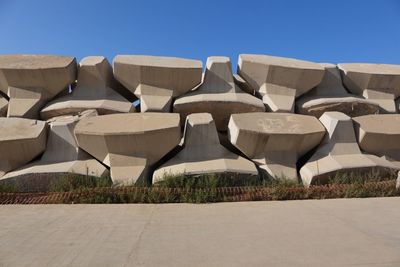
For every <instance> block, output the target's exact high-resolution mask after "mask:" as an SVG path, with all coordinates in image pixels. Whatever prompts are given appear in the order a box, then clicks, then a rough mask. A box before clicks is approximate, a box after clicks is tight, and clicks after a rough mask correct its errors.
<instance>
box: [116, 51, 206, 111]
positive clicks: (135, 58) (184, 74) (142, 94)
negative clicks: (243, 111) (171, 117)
mask: <svg viewBox="0 0 400 267" xmlns="http://www.w3.org/2000/svg"><path fill="white" fill-rule="evenodd" d="M113 66H114V77H115V78H116V79H117V80H118V81H119V82H120V83H122V84H123V85H124V86H125V87H126V88H128V89H129V90H130V91H131V92H133V93H134V94H135V95H136V96H137V97H139V98H140V109H141V112H151V111H162V112H170V110H171V104H172V100H173V99H174V98H175V97H177V96H179V95H182V94H184V93H186V92H188V91H190V90H192V89H193V88H194V87H196V86H197V85H198V84H199V83H200V82H201V78H202V75H201V72H202V63H201V61H199V60H191V59H185V58H175V57H155V56H141V55H119V56H116V57H115V58H114V61H113Z"/></svg>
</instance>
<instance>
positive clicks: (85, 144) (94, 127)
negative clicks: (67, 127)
mask: <svg viewBox="0 0 400 267" xmlns="http://www.w3.org/2000/svg"><path fill="white" fill-rule="evenodd" d="M75 136H76V138H77V140H78V144H79V147H80V148H82V149H84V150H85V151H87V152H88V153H89V154H91V155H92V156H94V157H95V158H97V159H98V160H100V161H102V162H103V163H104V164H106V165H107V166H109V167H110V171H111V179H112V180H113V183H114V184H125V185H129V184H132V183H136V182H137V181H138V182H140V183H141V182H144V181H145V179H147V178H148V175H149V173H148V172H149V170H150V168H151V167H152V166H153V164H155V163H156V162H157V161H159V160H160V159H161V158H162V157H163V156H164V155H166V154H167V153H168V152H169V151H171V150H172V149H173V148H175V147H176V146H177V145H178V144H179V142H180V139H181V132H180V118H179V114H174V113H126V114H111V115H104V116H98V117H88V118H83V119H82V120H81V121H80V122H79V123H78V124H77V126H76V127H75Z"/></svg>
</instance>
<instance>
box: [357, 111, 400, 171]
mask: <svg viewBox="0 0 400 267" xmlns="http://www.w3.org/2000/svg"><path fill="white" fill-rule="evenodd" d="M353 120H354V129H355V131H356V136H357V141H358V143H359V145H360V148H361V149H362V150H363V151H365V152H367V153H371V154H374V155H377V156H384V157H386V158H387V159H388V160H390V161H394V162H395V163H396V165H398V166H400V114H382V115H366V116H361V117H356V118H353Z"/></svg>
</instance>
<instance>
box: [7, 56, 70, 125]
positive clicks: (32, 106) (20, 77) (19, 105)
mask: <svg viewBox="0 0 400 267" xmlns="http://www.w3.org/2000/svg"><path fill="white" fill-rule="evenodd" d="M75 79H76V61H75V58H73V57H64V56H50V55H0V91H2V92H3V93H5V94H7V95H8V97H9V98H10V100H9V103H8V112H7V116H8V117H24V118H30V119H38V118H39V111H40V109H41V108H42V107H43V106H44V105H45V104H46V102H47V101H48V100H49V99H51V98H53V97H54V96H56V95H57V94H59V93H60V92H62V90H64V89H66V88H67V87H68V86H69V85H70V84H71V83H73V82H74V81H75Z"/></svg>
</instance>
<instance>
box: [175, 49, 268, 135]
mask: <svg viewBox="0 0 400 267" xmlns="http://www.w3.org/2000/svg"><path fill="white" fill-rule="evenodd" d="M206 67H207V68H206V72H205V75H204V81H203V83H202V84H201V85H200V86H199V88H198V89H196V90H194V91H192V92H189V93H187V94H185V95H184V96H182V97H179V98H177V99H176V101H175V102H174V112H178V113H180V114H181V119H182V120H184V119H185V118H186V116H187V115H189V114H191V113H201V112H208V113H211V115H212V117H213V119H214V121H215V124H216V126H217V129H218V131H226V130H227V126H228V121H229V117H230V115H231V114H234V113H245V112H259V111H265V108H264V104H263V103H262V101H261V100H260V99H258V98H256V97H254V96H252V95H250V94H248V93H245V92H243V91H242V90H241V89H240V88H239V87H238V86H237V85H236V84H235V82H234V79H233V74H232V66H231V62H230V59H229V58H227V57H209V58H208V59H207V66H206Z"/></svg>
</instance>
